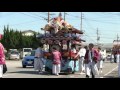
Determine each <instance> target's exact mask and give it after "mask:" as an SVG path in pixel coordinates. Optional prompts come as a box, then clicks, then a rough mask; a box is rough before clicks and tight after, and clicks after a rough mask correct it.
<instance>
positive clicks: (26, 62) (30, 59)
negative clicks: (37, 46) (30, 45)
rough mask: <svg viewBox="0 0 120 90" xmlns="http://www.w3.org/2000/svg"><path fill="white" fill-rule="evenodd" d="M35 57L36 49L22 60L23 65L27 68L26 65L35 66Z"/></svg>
mask: <svg viewBox="0 0 120 90" xmlns="http://www.w3.org/2000/svg"><path fill="white" fill-rule="evenodd" d="M34 57H35V50H32V51H31V53H30V55H27V56H25V57H24V58H23V60H22V67H23V68H26V66H34Z"/></svg>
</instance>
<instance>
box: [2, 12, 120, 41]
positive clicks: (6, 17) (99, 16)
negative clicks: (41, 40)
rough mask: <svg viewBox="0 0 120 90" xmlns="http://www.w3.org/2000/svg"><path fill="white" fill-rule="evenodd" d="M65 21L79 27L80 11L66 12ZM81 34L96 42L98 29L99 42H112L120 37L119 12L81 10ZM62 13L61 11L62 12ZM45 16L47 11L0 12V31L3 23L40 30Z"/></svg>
mask: <svg viewBox="0 0 120 90" xmlns="http://www.w3.org/2000/svg"><path fill="white" fill-rule="evenodd" d="M50 13H51V14H53V15H51V16H50V17H51V18H52V17H56V16H58V14H59V12H50ZM66 13H67V14H66V21H67V22H68V23H70V24H71V25H73V26H74V27H76V28H78V29H80V22H81V20H80V15H81V12H66ZM82 14H83V15H82V16H83V20H82V21H83V24H82V27H83V28H82V29H83V30H84V31H85V34H84V35H83V36H82V38H83V39H86V41H87V42H93V43H94V42H96V31H97V28H98V30H99V35H100V37H101V38H100V41H99V42H101V43H112V42H113V40H114V39H116V38H117V34H118V35H119V37H120V12H82ZM62 15H63V12H62ZM43 17H44V18H47V12H0V33H3V27H4V25H9V26H10V28H13V29H17V30H21V31H24V30H34V31H37V32H42V31H41V30H40V28H42V27H44V25H45V24H47V21H46V20H44V19H43Z"/></svg>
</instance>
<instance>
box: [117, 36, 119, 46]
mask: <svg viewBox="0 0 120 90" xmlns="http://www.w3.org/2000/svg"><path fill="white" fill-rule="evenodd" d="M118 42H119V36H118V34H117V45H118Z"/></svg>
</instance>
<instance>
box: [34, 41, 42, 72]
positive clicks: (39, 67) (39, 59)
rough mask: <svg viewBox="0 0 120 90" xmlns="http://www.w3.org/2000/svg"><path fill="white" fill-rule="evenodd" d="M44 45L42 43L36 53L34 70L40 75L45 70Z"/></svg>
mask: <svg viewBox="0 0 120 90" xmlns="http://www.w3.org/2000/svg"><path fill="white" fill-rule="evenodd" d="M42 48H43V45H42V44H41V43H40V44H39V47H38V48H37V50H36V52H35V60H34V69H35V70H37V71H38V72H39V74H40V73H42V70H43V61H42V59H43V50H42Z"/></svg>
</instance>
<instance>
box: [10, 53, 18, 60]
mask: <svg viewBox="0 0 120 90" xmlns="http://www.w3.org/2000/svg"><path fill="white" fill-rule="evenodd" d="M8 59H9V60H19V59H20V54H19V52H18V51H11V52H9V54H8Z"/></svg>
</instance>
